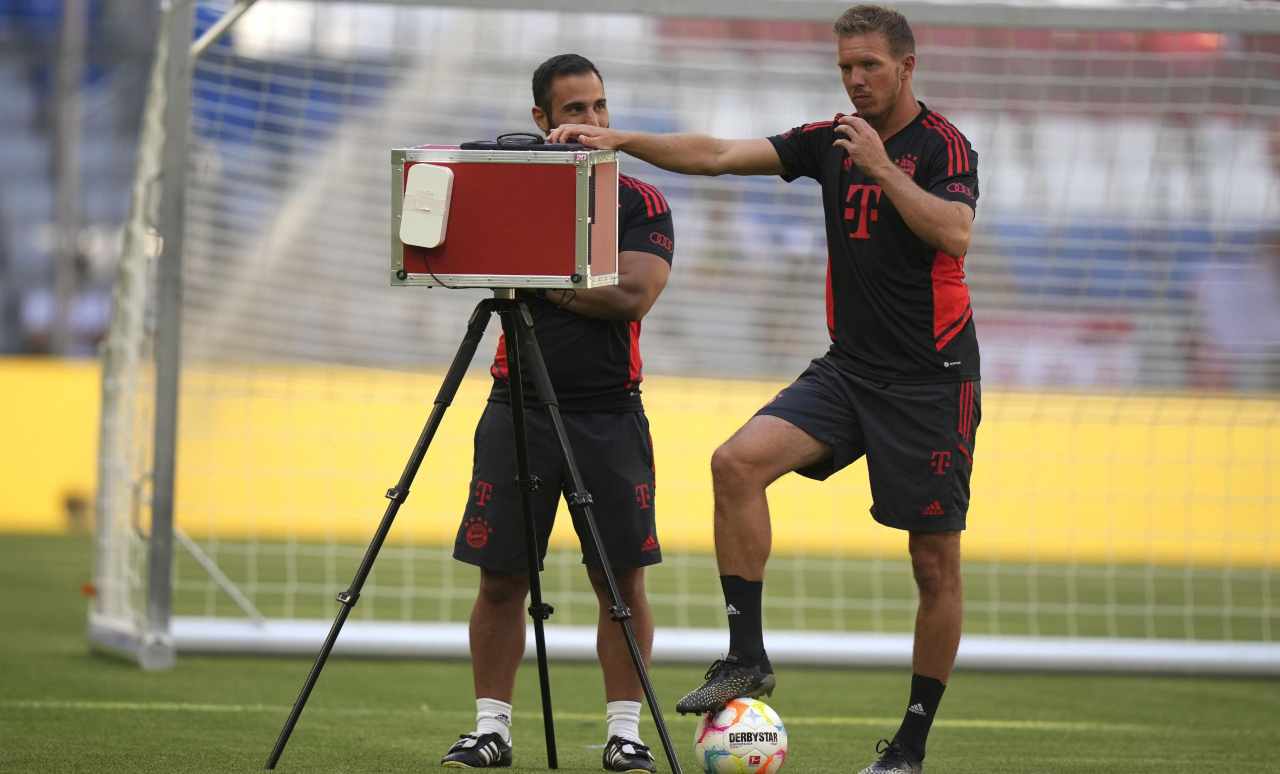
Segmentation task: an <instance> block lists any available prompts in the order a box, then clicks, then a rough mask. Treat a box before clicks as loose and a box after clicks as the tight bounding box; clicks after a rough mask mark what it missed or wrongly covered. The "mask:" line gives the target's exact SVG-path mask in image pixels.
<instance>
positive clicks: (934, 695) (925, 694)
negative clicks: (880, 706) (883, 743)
mask: <svg viewBox="0 0 1280 774" xmlns="http://www.w3.org/2000/svg"><path fill="white" fill-rule="evenodd" d="M946 689H947V685H946V683H943V682H940V681H938V680H935V679H933V678H932V677H925V676H924V675H915V674H913V675H911V698H910V699H909V700H908V701H907V712H906V714H905V715H903V717H902V726H901V727H899V728H898V733H897V734H895V735H894V737H893V741H894V744H897V745H898V746H899V747H901V748H902V749H904V750H906V751H907V753H909V754H910V755H911V756H913V757H914V758H915V759H916V760H918V761H923V760H924V743H925V741H926V740H927V739H928V738H929V727H930V726H932V725H933V716H934V715H935V714H937V712H938V705H939V704H940V703H941V702H942V692H943V691H945V690H946Z"/></svg>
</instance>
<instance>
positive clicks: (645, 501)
mask: <svg viewBox="0 0 1280 774" xmlns="http://www.w3.org/2000/svg"><path fill="white" fill-rule="evenodd" d="M636 503H638V504H639V505H640V510H642V511H647V510H649V506H650V505H652V503H653V495H652V494H650V492H649V485H648V484H636Z"/></svg>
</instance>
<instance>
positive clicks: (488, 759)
mask: <svg viewBox="0 0 1280 774" xmlns="http://www.w3.org/2000/svg"><path fill="white" fill-rule="evenodd" d="M440 765H441V766H448V767H449V768H454V769H487V768H496V767H499V766H502V767H506V766H510V765H511V745H509V744H507V743H506V742H504V741H502V737H501V736H499V735H498V734H494V733H489V734H479V735H476V734H463V735H462V736H460V737H458V741H456V742H454V743H453V747H450V748H449V752H447V753H445V754H444V757H443V758H441V759H440Z"/></svg>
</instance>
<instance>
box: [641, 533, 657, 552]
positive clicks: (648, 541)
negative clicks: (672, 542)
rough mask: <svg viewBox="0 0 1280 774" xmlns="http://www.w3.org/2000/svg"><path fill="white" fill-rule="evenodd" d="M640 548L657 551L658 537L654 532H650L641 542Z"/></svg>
mask: <svg viewBox="0 0 1280 774" xmlns="http://www.w3.org/2000/svg"><path fill="white" fill-rule="evenodd" d="M640 550H641V551H657V550H658V539H657V538H656V537H654V536H653V534H652V533H650V535H649V537H647V538H645V539H644V542H643V543H641V544H640Z"/></svg>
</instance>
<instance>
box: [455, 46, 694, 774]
mask: <svg viewBox="0 0 1280 774" xmlns="http://www.w3.org/2000/svg"><path fill="white" fill-rule="evenodd" d="M533 101H534V107H533V120H534V122H535V123H537V125H538V127H539V128H541V129H542V131H543V132H550V131H551V130H552V129H554V128H555V127H557V126H559V125H560V124H561V123H575V124H585V125H589V126H600V127H607V126H609V108H608V104H607V103H606V101H605V94H604V80H603V79H602V78H601V76H600V72H599V71H598V70H597V69H596V67H595V65H593V64H592V63H591V62H590V61H588V60H587V59H584V58H583V57H581V56H578V55H576V54H561V55H559V56H555V57H552V58H551V59H548V60H547V61H545V62H543V63H542V64H541V65H540V66H539V67H538V69H537V70H536V71H535V72H534V74H533ZM618 188H619V190H618V202H619V211H618V222H619V227H618V250H619V254H618V284H617V285H616V286H614V287H603V288H593V289H591V290H584V291H580V292H575V291H573V290H563V291H559V290H553V291H547V292H546V293H545V294H542V295H541V297H540V298H538V299H534V300H532V301H531V302H530V309H531V311H532V313H533V317H534V330H535V333H536V334H537V338H538V345H539V347H540V349H541V350H542V353H543V356H544V358H545V360H546V363H547V370H548V371H549V373H550V375H551V382H552V385H553V386H554V388H555V391H556V396H557V398H558V399H559V404H560V409H561V411H562V412H563V416H564V423H565V427H566V432H567V433H568V436H569V442H570V445H571V446H572V448H573V451H574V455H575V457H576V458H577V462H578V465H579V466H580V468H581V472H582V477H583V479H584V480H585V483H586V486H587V490H588V491H589V492H590V493H591V495H592V497H593V500H594V505H593V509H592V510H593V513H594V515H595V516H596V520H597V526H598V528H599V530H600V535H601V539H602V541H603V543H604V546H605V550H606V551H607V552H608V556H609V561H610V563H611V566H612V568H613V572H614V575H615V578H616V580H617V583H618V588H619V591H620V592H621V594H622V601H623V603H624V604H625V605H626V606H627V607H629V608H630V610H631V616H632V617H631V624H632V627H633V630H634V633H635V637H636V642H637V644H638V645H639V647H640V651H641V653H642V654H643V655H644V659H645V661H646V663H647V662H648V660H649V654H650V651H651V650H652V646H653V615H652V613H651V612H650V610H649V603H648V600H647V599H646V597H645V593H644V567H645V566H646V565H650V564H655V563H657V562H659V561H661V559H662V554H661V551H660V549H659V547H658V538H657V532H656V529H655V523H654V494H655V491H654V465H653V446H652V444H651V442H650V438H649V423H648V420H647V419H646V418H645V415H644V408H643V406H642V404H641V401H640V381H641V379H642V375H641V359H640V320H641V319H642V318H643V317H644V316H645V314H646V313H647V312H648V311H649V309H650V308H651V307H652V306H653V304H654V302H655V301H656V300H657V299H658V294H659V293H661V292H662V289H663V287H665V286H666V284H667V276H668V274H669V273H670V271H671V258H672V251H673V249H674V247H675V243H674V232H673V230H672V224H671V209H670V207H668V206H667V202H666V199H664V198H663V196H662V194H661V193H659V192H658V190H657V189H656V188H654V187H653V186H651V185H648V184H646V183H642V182H640V181H639V180H636V179H634V178H630V177H627V176H625V175H622V176H620V177H619V186H618ZM505 344H506V342H505V341H499V342H498V353H497V356H496V358H495V359H494V363H493V367H492V368H491V369H490V370H491V373H492V374H493V377H494V384H493V391H492V393H491V394H490V396H489V404H488V406H486V408H485V412H484V415H483V416H482V417H481V418H480V424H479V426H478V427H477V428H476V440H475V462H474V467H473V473H472V481H471V490H470V492H469V495H468V500H467V506H466V511H465V513H464V514H463V519H462V525H461V526H460V527H459V529H458V537H457V540H456V543H455V545H454V551H453V555H454V558H456V559H458V560H460V561H463V562H467V563H468V564H474V565H477V566H479V567H480V589H479V594H478V595H477V597H476V602H475V606H474V607H473V608H472V610H471V629H470V635H471V668H472V674H473V676H474V679H475V695H476V728H475V730H474V731H471V732H469V733H467V734H463V735H462V736H461V737H460V738H459V739H458V741H457V742H456V743H455V744H454V745H453V747H451V748H450V749H449V752H448V753H446V754H445V756H444V758H443V760H442V761H441V763H442V764H443V765H445V766H454V767H462V768H476V767H489V766H510V765H511V760H512V754H511V696H512V692H513V691H514V689H515V678H516V669H517V668H518V667H519V665H520V659H521V657H522V656H523V654H524V646H525V622H524V612H525V611H524V605H525V595H526V594H527V593H528V591H529V578H528V559H527V556H526V552H525V539H524V516H523V514H522V512H521V507H520V504H521V500H520V491H519V489H518V488H517V486H516V483H515V469H516V467H515V449H514V448H513V447H512V443H511V438H512V418H511V405H510V393H509V390H508V384H507V356H506V346H505ZM525 394H526V395H535V394H536V391H535V390H534V389H533V387H532V385H531V384H528V383H527V384H526V385H525ZM529 408H530V410H529V411H528V412H527V413H526V414H525V421H526V423H527V426H528V439H529V466H530V473H531V474H532V475H533V476H535V477H536V478H537V479H539V481H540V486H539V487H538V489H537V490H536V491H534V492H532V494H531V496H530V499H531V501H532V503H533V516H534V520H535V522H536V524H537V527H538V546H539V547H540V549H541V550H542V551H544V552H545V550H546V545H547V537H548V536H549V535H550V534H551V526H552V522H553V521H554V519H555V514H556V507H557V505H558V502H559V499H560V493H561V492H562V491H563V490H564V483H565V482H566V480H567V479H568V471H567V469H566V468H565V460H564V457H563V454H562V453H561V450H560V446H559V443H558V442H557V440H556V437H555V434H554V432H553V430H552V428H551V424H550V421H549V419H548V418H547V415H546V413H545V412H544V411H543V410H542V407H541V406H540V405H537V404H534V403H533V402H532V400H531V399H530V406H529ZM574 529H575V530H576V531H577V533H578V538H579V540H580V541H581V543H582V553H583V562H584V563H585V564H586V565H587V575H588V577H589V578H590V580H591V586H592V588H593V589H594V590H595V593H596V598H597V599H598V600H599V603H600V616H599V621H598V631H597V637H596V643H597V644H596V649H597V653H598V655H599V658H600V665H601V668H602V670H603V672H604V687H605V700H606V702H607V703H606V705H605V715H606V721H607V723H608V731H607V734H606V735H607V742H606V744H605V748H604V756H603V766H604V769H605V770H606V771H626V772H651V771H654V762H653V756H652V754H651V753H650V752H649V748H648V747H646V746H645V745H644V744H642V743H641V740H640V732H639V724H640V701H641V698H642V697H643V688H642V687H641V685H640V680H639V677H638V676H637V675H636V672H635V666H634V664H633V663H632V661H631V655H630V653H629V651H628V648H627V643H626V640H625V638H624V636H623V632H622V627H621V626H619V625H618V624H617V623H616V622H614V621H613V620H612V619H611V618H610V617H609V612H608V611H609V607H610V606H611V605H612V604H613V603H612V600H611V599H610V596H609V588H608V585H607V584H606V582H605V577H604V573H603V572H602V570H601V562H600V558H599V557H598V556H596V551H595V547H594V545H593V544H592V542H591V539H590V534H589V533H588V531H587V527H586V525H585V524H579V523H578V519H577V517H576V516H575V518H574Z"/></svg>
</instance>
